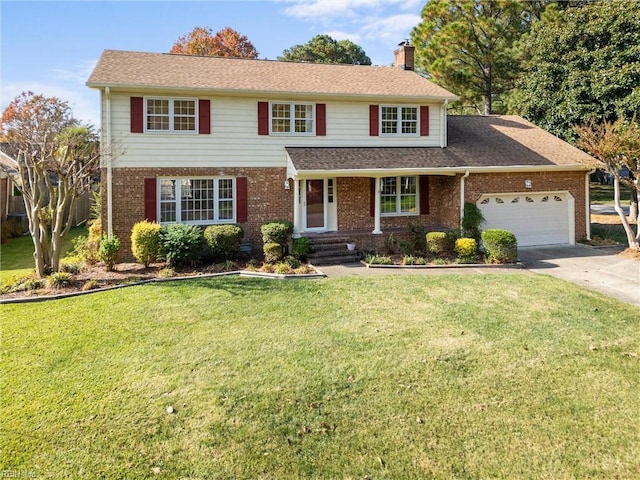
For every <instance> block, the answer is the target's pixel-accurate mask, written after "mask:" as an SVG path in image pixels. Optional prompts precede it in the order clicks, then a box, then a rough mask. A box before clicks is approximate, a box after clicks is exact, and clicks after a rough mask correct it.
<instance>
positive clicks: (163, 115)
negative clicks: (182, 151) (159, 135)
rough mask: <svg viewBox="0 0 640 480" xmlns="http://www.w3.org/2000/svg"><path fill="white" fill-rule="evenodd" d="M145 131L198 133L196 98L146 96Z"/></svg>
mask: <svg viewBox="0 0 640 480" xmlns="http://www.w3.org/2000/svg"><path fill="white" fill-rule="evenodd" d="M144 111H145V123H144V125H145V131H146V132H174V133H197V129H198V125H197V123H198V122H197V118H198V101H197V99H195V98H145V109H144Z"/></svg>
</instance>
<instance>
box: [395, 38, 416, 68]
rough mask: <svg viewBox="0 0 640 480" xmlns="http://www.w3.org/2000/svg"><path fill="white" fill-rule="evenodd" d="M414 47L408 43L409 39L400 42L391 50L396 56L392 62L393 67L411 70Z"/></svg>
mask: <svg viewBox="0 0 640 480" xmlns="http://www.w3.org/2000/svg"><path fill="white" fill-rule="evenodd" d="M415 50H416V47H414V46H413V45H411V44H410V43H409V40H405V41H404V42H400V43H399V44H398V48H397V49H396V50H395V51H394V52H393V54H394V55H395V56H396V59H395V61H394V62H393V66H394V67H398V68H400V69H402V70H413V69H414V68H413V67H414V53H415Z"/></svg>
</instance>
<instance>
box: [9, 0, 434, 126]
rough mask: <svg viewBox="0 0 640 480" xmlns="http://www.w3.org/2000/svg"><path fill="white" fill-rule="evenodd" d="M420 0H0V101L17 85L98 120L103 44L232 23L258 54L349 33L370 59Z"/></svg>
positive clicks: (379, 56) (156, 40)
mask: <svg viewBox="0 0 640 480" xmlns="http://www.w3.org/2000/svg"><path fill="white" fill-rule="evenodd" d="M424 3H425V0H273V1H267V0H263V1H242V0H235V1H138V2H129V1H113V0H112V1H67V2H56V1H48V2H35V1H11V0H0V32H1V33H0V35H1V38H0V40H1V42H0V44H1V50H0V55H1V57H0V66H1V70H0V79H1V90H0V92H1V93H0V108H2V109H3V110H4V108H5V107H6V106H7V104H8V103H9V102H10V101H11V100H12V99H13V98H14V97H15V96H16V95H18V94H19V93H20V92H22V91H29V90H30V91H33V92H34V93H42V94H44V95H46V96H57V97H59V98H61V99H63V100H66V101H68V102H69V104H70V105H71V107H72V109H73V112H74V115H75V116H76V117H77V118H79V119H80V120H83V121H85V122H90V123H93V124H94V125H96V126H98V119H99V95H98V93H97V92H96V91H94V90H90V89H89V88H87V87H86V86H85V82H86V80H87V78H88V77H89V74H90V73H91V70H92V68H93V66H94V65H95V62H96V61H97V60H98V57H99V56H100V54H101V53H102V51H103V50H105V49H118V50H136V51H147V52H168V51H169V49H170V48H171V45H173V43H174V42H175V41H176V40H177V38H178V37H179V36H181V35H185V34H187V33H189V32H190V31H191V30H193V28H194V27H196V26H204V27H210V28H211V29H212V30H213V31H214V32H216V31H218V30H221V29H222V28H224V27H227V26H228V27H231V28H233V29H235V30H237V31H238V32H240V33H241V34H243V35H246V36H247V37H248V38H249V40H250V41H251V42H252V43H253V44H254V46H255V47H256V49H257V50H258V52H259V57H260V58H269V59H275V58H276V57H277V56H278V55H281V54H282V51H283V50H284V49H286V48H289V47H291V46H293V45H296V44H302V43H306V42H308V41H309V40H310V39H311V38H312V37H313V36H315V35H317V34H329V35H331V36H332V37H333V38H335V39H338V40H340V39H344V38H347V39H350V40H352V41H353V42H355V43H357V44H358V45H360V46H362V48H363V49H364V50H365V52H366V53H367V55H369V57H370V58H371V59H372V61H373V63H374V64H375V65H390V64H391V63H392V62H393V50H394V48H395V47H396V46H397V44H398V43H399V42H400V41H402V40H403V39H405V38H408V36H409V33H410V32H411V29H412V28H413V27H414V26H415V25H417V24H418V23H419V22H420V11H421V9H422V7H423V6H424Z"/></svg>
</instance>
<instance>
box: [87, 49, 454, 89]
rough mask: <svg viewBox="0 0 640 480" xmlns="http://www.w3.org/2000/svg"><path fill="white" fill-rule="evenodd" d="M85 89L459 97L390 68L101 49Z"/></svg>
mask: <svg viewBox="0 0 640 480" xmlns="http://www.w3.org/2000/svg"><path fill="white" fill-rule="evenodd" d="M87 85H88V86H89V87H98V88H99V87H106V86H109V87H143V88H156V89H159V88H170V89H194V90H198V89H202V90H211V91H221V92H260V93H282V94H315V95H318V94H322V95H338V96H340V95H348V96H366V97H376V96H380V97H385V96H388V97H395V98H398V97H407V98H412V97H421V98H425V97H426V98H430V99H448V100H455V99H457V98H458V97H456V96H455V95H453V94H452V93H451V92H449V91H447V90H445V89H444V88H442V87H439V86H437V85H435V84H434V83H432V82H430V81H429V80H427V79H426V78H424V77H422V76H420V75H418V74H417V73H415V72H412V71H407V70H402V69H400V68H395V67H372V66H368V65H333V64H319V63H295V62H280V61H274V60H249V59H240V58H223V57H200V56H193V55H175V54H166V53H143V52H127V51H120V50H105V51H104V52H103V54H102V56H101V57H100V60H99V61H98V63H97V65H96V67H95V68H94V70H93V72H92V74H91V76H90V77H89V80H88V81H87Z"/></svg>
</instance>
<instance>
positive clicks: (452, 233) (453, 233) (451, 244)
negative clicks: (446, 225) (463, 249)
mask: <svg viewBox="0 0 640 480" xmlns="http://www.w3.org/2000/svg"><path fill="white" fill-rule="evenodd" d="M445 233H446V235H447V251H448V252H454V251H455V246H456V240H458V239H459V238H460V237H462V233H461V232H460V229H459V228H453V229H451V230H447V231H446V232H445Z"/></svg>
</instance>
